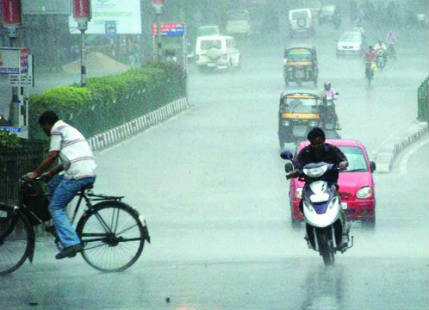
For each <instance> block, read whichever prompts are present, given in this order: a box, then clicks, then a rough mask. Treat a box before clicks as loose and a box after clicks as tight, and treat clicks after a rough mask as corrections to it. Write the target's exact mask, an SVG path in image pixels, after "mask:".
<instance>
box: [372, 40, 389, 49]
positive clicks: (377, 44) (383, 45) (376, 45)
mask: <svg viewBox="0 0 429 310" xmlns="http://www.w3.org/2000/svg"><path fill="white" fill-rule="evenodd" d="M374 50H375V52H377V51H378V50H382V51H384V52H386V50H387V47H386V44H384V42H383V41H381V40H378V42H377V43H376V44H375V45H374Z"/></svg>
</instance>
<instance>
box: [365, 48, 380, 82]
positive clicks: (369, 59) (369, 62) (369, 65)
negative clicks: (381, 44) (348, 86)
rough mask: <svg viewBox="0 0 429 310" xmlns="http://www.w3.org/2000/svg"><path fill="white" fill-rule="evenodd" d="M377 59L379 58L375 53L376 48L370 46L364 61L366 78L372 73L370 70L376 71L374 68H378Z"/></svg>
mask: <svg viewBox="0 0 429 310" xmlns="http://www.w3.org/2000/svg"><path fill="white" fill-rule="evenodd" d="M376 58H377V54H376V53H375V50H374V48H373V47H372V46H371V45H370V46H369V47H368V51H367V52H366V53H365V56H364V60H365V76H368V75H369V73H370V72H369V71H370V70H374V71H375V69H376V68H373V66H375V67H376V65H375V60H376Z"/></svg>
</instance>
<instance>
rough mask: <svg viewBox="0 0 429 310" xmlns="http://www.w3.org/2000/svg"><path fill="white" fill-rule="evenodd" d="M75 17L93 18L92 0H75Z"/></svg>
mask: <svg viewBox="0 0 429 310" xmlns="http://www.w3.org/2000/svg"><path fill="white" fill-rule="evenodd" d="M73 17H74V18H75V19H80V20H82V19H86V20H90V19H91V0H73Z"/></svg>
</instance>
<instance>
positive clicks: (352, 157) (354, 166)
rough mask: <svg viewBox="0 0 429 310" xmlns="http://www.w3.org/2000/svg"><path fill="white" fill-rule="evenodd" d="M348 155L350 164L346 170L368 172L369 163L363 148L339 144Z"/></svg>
mask: <svg viewBox="0 0 429 310" xmlns="http://www.w3.org/2000/svg"><path fill="white" fill-rule="evenodd" d="M338 148H339V149H340V150H341V151H342V152H343V153H344V155H345V156H346V157H347V161H348V162H349V166H348V167H347V170H345V172H366V171H368V165H367V163H366V159H365V156H364V154H363V152H362V149H361V148H359V147H357V146H339V147H338Z"/></svg>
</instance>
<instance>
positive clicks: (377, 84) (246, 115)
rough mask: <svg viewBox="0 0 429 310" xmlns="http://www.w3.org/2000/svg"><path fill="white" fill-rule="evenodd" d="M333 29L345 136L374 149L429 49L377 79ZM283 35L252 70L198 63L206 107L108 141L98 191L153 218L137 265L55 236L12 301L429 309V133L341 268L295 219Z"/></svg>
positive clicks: (383, 193) (327, 75)
mask: <svg viewBox="0 0 429 310" xmlns="http://www.w3.org/2000/svg"><path fill="white" fill-rule="evenodd" d="M326 36H327V37H328V36H329V32H328V33H327V34H326ZM322 39H326V37H322V38H321V39H319V41H318V40H316V41H315V44H317V48H318V50H319V55H320V62H321V70H320V81H321V82H322V81H324V80H330V81H331V82H332V83H333V85H334V86H335V88H336V89H337V90H338V91H339V92H340V93H341V98H340V102H339V104H338V111H339V116H340V119H341V121H342V123H343V128H344V130H343V133H342V135H343V137H350V138H356V139H360V140H362V141H363V142H364V143H365V145H366V146H367V147H368V150H369V152H370V153H372V152H375V151H376V150H377V148H378V147H380V146H381V145H382V143H383V141H384V139H385V137H386V135H388V134H390V133H391V132H393V131H394V130H395V129H399V128H400V127H401V126H406V125H407V124H408V123H409V122H411V121H412V120H413V119H414V118H415V115H416V103H415V99H416V95H415V92H416V87H417V86H418V84H419V82H420V81H421V80H422V79H423V78H424V76H425V74H427V72H426V73H425V72H424V71H425V68H427V62H428V57H427V55H428V52H427V49H426V50H422V47H421V46H413V45H411V46H410V47H409V48H408V49H407V52H405V51H404V53H405V54H406V53H408V52H409V53H412V52H415V53H417V54H416V55H417V56H415V57H413V58H412V59H409V57H404V58H405V59H403V60H401V58H399V59H398V61H397V62H396V63H394V64H392V66H388V67H387V68H386V69H385V71H384V72H380V74H379V75H377V76H376V77H375V80H374V85H373V88H372V89H367V87H366V85H365V80H364V78H363V73H362V69H363V64H362V63H361V62H359V61H358V60H353V59H347V60H346V59H341V60H339V61H338V62H337V61H336V60H335V50H334V48H335V45H334V44H329V42H328V43H326V42H321V41H322ZM282 45H283V43H282V42H281V40H279V38H277V40H274V38H272V39H270V40H265V41H262V40H261V41H260V42H258V44H257V45H256V46H255V45H252V44H251V43H249V45H248V46H247V48H245V49H244V51H245V52H246V53H244V58H243V68H242V69H241V70H240V71H236V72H228V73H213V74H207V75H200V74H198V73H196V72H195V71H194V70H192V71H191V73H190V97H191V101H192V103H193V104H194V105H195V107H194V108H193V109H191V110H189V111H187V112H185V113H184V114H182V115H180V116H178V117H176V118H174V119H172V120H170V121H168V122H166V123H164V124H161V125H160V126H157V127H155V128H152V129H150V130H149V131H147V132H145V133H143V134H141V135H139V136H137V137H135V138H133V139H130V140H129V141H126V142H124V143H122V144H120V145H118V146H116V147H114V148H112V149H110V150H107V151H104V152H102V153H100V154H98V164H99V168H98V175H99V178H98V180H97V186H96V190H97V191H98V192H104V193H109V194H124V195H126V197H127V198H126V201H127V202H128V203H130V204H131V205H133V206H135V207H137V208H138V209H139V210H140V211H141V212H142V213H143V214H145V216H146V218H147V220H148V223H149V228H150V231H151V235H152V240H153V243H152V244H151V245H149V246H147V247H146V248H145V251H144V252H143V255H142V257H141V259H140V260H139V261H138V262H137V263H136V265H135V266H133V267H132V268H131V269H129V270H128V271H126V272H124V273H120V274H100V273H98V272H97V271H95V270H93V269H90V267H88V266H87V265H86V264H85V262H83V261H82V260H81V259H80V258H77V259H73V260H67V261H65V262H63V261H61V262H59V261H55V260H54V259H53V256H54V255H55V252H56V251H55V248H54V246H53V244H50V243H48V242H47V241H44V240H42V241H40V242H39V243H38V249H37V252H36V257H35V263H34V264H33V266H31V265H29V264H25V266H23V267H22V268H21V269H20V270H18V271H17V272H16V273H14V274H12V275H11V276H8V277H5V278H2V279H1V282H0V308H1V309H2V310H3V309H5V310H6V309H7V310H9V309H14V310H15V309H30V308H31V309H44V310H45V309H64V310H66V309H67V310H68V309H231V310H232V309H380V310H382V309H383V310H384V309H393V308H394V309H410V310H411V309H413V310H414V309H415V310H420V309H427V308H428V306H429V298H428V295H427V291H428V290H429V242H428V241H429V228H428V226H427V218H428V215H429V209H428V208H427V205H428V197H427V188H428V185H429V184H428V183H429V177H428V174H427V173H426V172H427V171H428V168H429V167H428V166H429V163H428V160H427V158H429V147H428V144H423V145H422V146H421V147H420V148H418V149H417V150H415V149H410V151H409V153H406V154H404V155H403V156H402V157H401V158H399V159H398V161H397V163H396V165H395V169H394V171H393V172H392V173H390V174H380V175H378V174H376V177H375V181H376V184H377V185H376V186H377V188H376V194H377V203H378V204H377V226H376V228H375V230H364V229H363V228H362V227H360V225H359V223H356V224H355V225H353V228H352V230H353V234H354V236H355V247H354V248H352V249H351V250H350V251H349V252H346V253H345V254H344V255H339V256H338V257H337V262H336V265H335V267H333V268H325V267H324V266H323V264H322V260H321V258H320V257H319V256H318V255H317V254H316V253H315V252H312V251H310V250H309V249H307V245H306V244H305V242H304V239H303V234H304V232H303V230H292V228H291V227H290V223H289V222H290V218H289V209H288V197H287V191H288V188H287V185H288V184H287V183H286V181H285V180H284V176H283V173H282V171H283V168H282V162H281V160H280V158H279V156H278V155H279V149H278V143H277V135H276V132H277V108H278V96H279V93H280V91H281V90H282V89H283V81H282V76H281V64H282V60H281V55H282V50H281V46H282ZM419 53H421V54H419ZM423 64H424V65H423ZM383 133H384V135H383ZM421 171H424V173H421ZM404 180H406V182H405V181H404ZM17 288H18V289H17ZM167 297H168V298H169V299H168V300H166V298H167ZM167 301H169V302H167ZM30 303H34V304H33V306H31V305H30Z"/></svg>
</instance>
